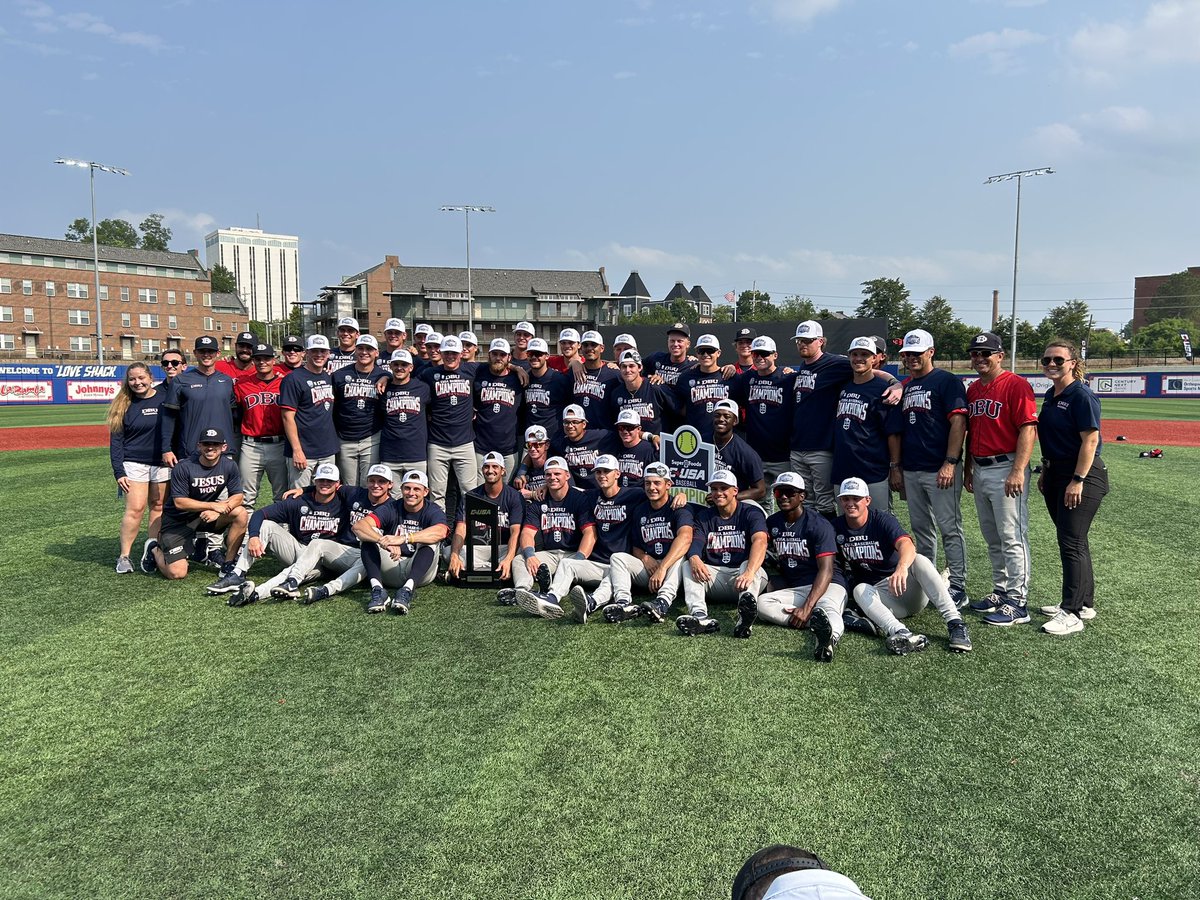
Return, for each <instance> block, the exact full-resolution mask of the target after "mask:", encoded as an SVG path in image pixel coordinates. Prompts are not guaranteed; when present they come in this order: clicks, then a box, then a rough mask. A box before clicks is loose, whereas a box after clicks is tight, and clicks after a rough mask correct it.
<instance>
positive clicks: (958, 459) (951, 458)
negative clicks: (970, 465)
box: [946, 456, 962, 466]
mask: <svg viewBox="0 0 1200 900" xmlns="http://www.w3.org/2000/svg"><path fill="white" fill-rule="evenodd" d="M946 462H948V463H950V465H952V466H957V465H958V464H959V463H960V462H962V457H961V456H947V457H946Z"/></svg>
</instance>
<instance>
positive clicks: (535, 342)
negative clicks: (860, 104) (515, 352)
mask: <svg viewBox="0 0 1200 900" xmlns="http://www.w3.org/2000/svg"><path fill="white" fill-rule="evenodd" d="M525 352H526V353H529V352H533V353H549V352H550V345H549V344H547V343H546V342H545V341H544V340H542V339H541V338H530V339H529V343H528V344H527V345H526V346H525Z"/></svg>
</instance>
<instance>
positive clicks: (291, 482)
mask: <svg viewBox="0 0 1200 900" xmlns="http://www.w3.org/2000/svg"><path fill="white" fill-rule="evenodd" d="M335 460H336V457H334V456H321V457H318V458H315V459H314V458H313V457H311V456H310V457H308V465H307V466H305V467H304V468H303V469H297V468H296V467H295V466H294V465H292V460H291V457H288V460H287V467H288V487H294V488H306V487H308V486H309V485H310V484H312V480H313V472H315V471H317V466H320V465H323V464H325V463H331V462H334V461H335ZM339 474H340V473H339Z"/></svg>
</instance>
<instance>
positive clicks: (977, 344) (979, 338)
mask: <svg viewBox="0 0 1200 900" xmlns="http://www.w3.org/2000/svg"><path fill="white" fill-rule="evenodd" d="M969 349H971V350H991V351H993V352H995V351H997V350H1003V349H1004V345H1003V344H1001V343H1000V336H999V335H997V334H993V333H992V332H990V331H984V332H982V333H981V334H977V335H975V337H973V338H971V346H970V348H969Z"/></svg>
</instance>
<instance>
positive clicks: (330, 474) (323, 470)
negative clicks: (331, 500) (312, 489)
mask: <svg viewBox="0 0 1200 900" xmlns="http://www.w3.org/2000/svg"><path fill="white" fill-rule="evenodd" d="M341 480H342V473H341V472H339V471H338V467H337V466H335V465H334V464H333V463H321V464H320V465H319V466H317V469H316V471H315V472H313V481H341Z"/></svg>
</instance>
